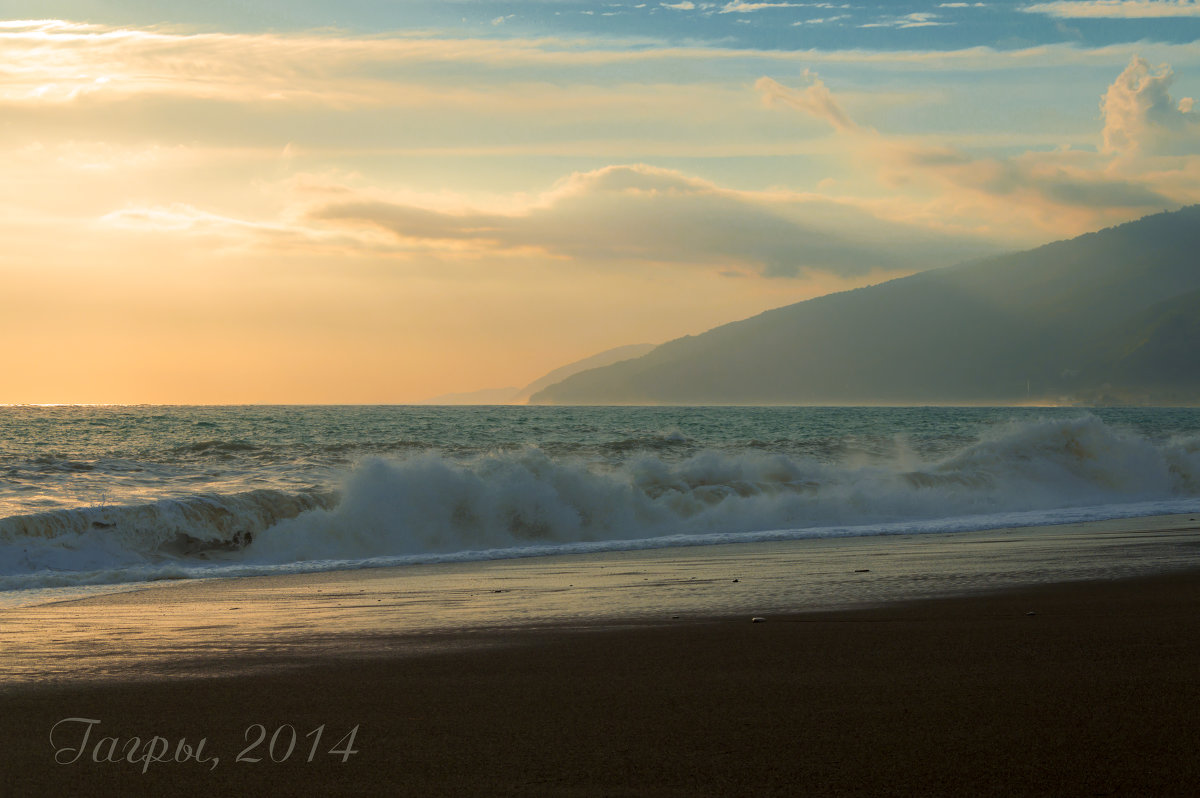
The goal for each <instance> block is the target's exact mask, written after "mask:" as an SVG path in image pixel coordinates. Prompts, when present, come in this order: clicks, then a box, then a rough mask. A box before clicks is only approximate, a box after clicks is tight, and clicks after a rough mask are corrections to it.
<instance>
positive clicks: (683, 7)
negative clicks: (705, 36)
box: [659, 0, 696, 11]
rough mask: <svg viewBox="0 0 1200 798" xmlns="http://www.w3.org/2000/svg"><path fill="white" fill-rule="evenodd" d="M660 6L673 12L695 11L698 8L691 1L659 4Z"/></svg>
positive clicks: (683, 0)
mask: <svg viewBox="0 0 1200 798" xmlns="http://www.w3.org/2000/svg"><path fill="white" fill-rule="evenodd" d="M659 5H660V6H662V7H663V8H669V9H671V10H672V11H693V10H695V8H696V4H695V3H693V2H691V0H682V2H679V3H659Z"/></svg>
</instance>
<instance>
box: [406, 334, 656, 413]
mask: <svg viewBox="0 0 1200 798" xmlns="http://www.w3.org/2000/svg"><path fill="white" fill-rule="evenodd" d="M653 348H654V344H628V345H626V346H618V347H616V348H615V349H608V350H605V351H603V352H601V353H600V354H598V355H592V356H591V357H586V358H584V359H583V360H577V361H575V362H574V363H568V364H567V365H565V366H560V367H559V368H556V369H555V370H554V371H551V372H550V373H549V374H546V375H544V376H542V377H540V378H538V379H536V380H534V381H533V382H531V383H529V384H528V385H526V386H525V387H524V388H516V387H513V388H484V389H483V390H480V391H469V392H466V393H447V394H442V395H441V396H435V397H434V398H432V399H430V400H428V401H426V402H424V403H423V404H427V405H523V404H525V403H526V402H528V401H529V397H531V396H533V395H534V394H535V393H538V392H539V391H541V390H542V389H544V388H547V387H549V386H551V385H553V384H555V383H556V382H560V381H562V380H565V379H567V378H568V377H570V376H571V375H573V374H577V373H579V372H580V371H586V370H588V369H594V368H600V367H601V366H607V365H610V364H612V363H617V362H619V361H622V360H628V359H630V358H634V357H641V356H642V355H644V354H646V353H647V352H649V351H650V350H651V349H653Z"/></svg>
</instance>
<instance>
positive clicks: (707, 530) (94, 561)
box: [0, 416, 1200, 590]
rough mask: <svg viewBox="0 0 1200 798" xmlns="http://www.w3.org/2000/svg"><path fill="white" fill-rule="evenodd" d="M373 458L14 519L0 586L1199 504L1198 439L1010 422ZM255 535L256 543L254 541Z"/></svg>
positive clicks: (1066, 423)
mask: <svg viewBox="0 0 1200 798" xmlns="http://www.w3.org/2000/svg"><path fill="white" fill-rule="evenodd" d="M897 451H898V453H897V454H895V455H893V456H892V457H890V459H886V460H884V459H868V458H865V457H863V456H862V455H859V456H857V459H854V460H849V459H847V460H846V461H843V462H840V463H829V462H820V461H818V460H816V459H812V458H808V457H801V456H789V455H783V454H770V453H764V452H761V451H757V450H740V451H729V450H720V451H718V450H708V451H701V452H699V453H697V454H694V455H692V456H690V457H687V458H686V459H672V458H671V457H670V456H667V455H663V454H661V453H657V452H649V451H646V452H643V453H641V454H639V455H636V456H633V457H630V458H628V459H604V458H601V457H598V456H594V455H593V457H592V459H584V458H577V457H565V458H552V457H550V456H549V455H547V454H546V453H545V452H543V451H541V450H539V449H536V448H529V449H525V450H520V451H509V452H501V453H493V454H489V455H485V456H477V457H474V458H470V459H463V458H454V457H450V456H446V455H442V454H437V453H424V454H419V455H415V456H412V457H409V458H407V459H380V458H373V459H368V460H364V461H362V462H361V463H360V464H359V465H358V466H357V467H356V468H355V469H354V470H353V471H352V472H351V473H350V474H348V475H347V478H346V480H345V484H344V486H343V487H342V490H341V498H340V500H335V499H334V498H333V497H332V495H324V496H317V495H315V494H300V495H294V494H287V493H281V492H278V491H255V492H253V493H249V494H239V495H237V496H227V497H212V496H209V497H193V498H191V499H188V500H183V501H178V502H156V503H153V504H149V505H142V506H137V507H126V508H85V509H81V510H73V511H59V512H54V513H46V514H42V515H41V516H24V517H20V518H9V519H3V520H0V563H2V564H3V565H2V566H0V589H8V590H11V589H18V588H22V587H53V586H67V585H81V584H82V585H88V584H104V583H112V582H129V581H139V580H152V579H170V578H188V577H202V576H214V575H221V576H241V575H249V574H256V573H276V572H280V571H288V572H294V571H309V570H323V569H328V568H345V567H360V566H366V565H384V564H397V563H408V562H439V561H462V560H481V559H496V558H507V557H524V556H536V555H541V554H558V553H570V552H584V551H601V550H613V549H622V548H625V549H636V548H652V547H653V548H658V547H663V546H682V545H696V544H705V543H727V542H737V541H754V540H781V539H794V538H803V537H833V536H848V535H881V534H897V533H906V534H916V533H925V534H936V533H939V532H953V531H965V530H971V529H989V528H997V527H1004V526H1031V525H1038V524H1049V523H1065V522H1074V521H1088V520H1101V519H1107V518H1120V517H1130V516H1138V515H1156V514H1164V513H1175V512H1196V511H1200V438H1196V437H1189V438H1177V439H1172V440H1168V441H1165V442H1158V443H1156V442H1153V441H1150V440H1148V439H1146V438H1143V437H1139V436H1137V435H1135V434H1132V433H1127V432H1122V431H1119V430H1116V429H1113V428H1112V427H1109V426H1106V425H1105V424H1103V423H1102V422H1101V421H1100V420H1098V419H1096V418H1094V417H1091V416H1081V417H1077V418H1073V419H1069V420H1061V419H1060V420H1044V421H1034V422H1013V423H1010V424H1007V425H1004V426H1000V427H998V428H996V429H993V430H992V431H991V432H989V433H988V434H986V435H985V436H984V437H983V438H982V439H981V440H979V441H977V442H975V443H973V444H970V445H968V446H965V447H964V448H962V449H961V450H959V451H957V452H955V453H952V454H950V455H948V456H946V457H944V458H942V459H938V460H932V461H928V462H926V461H922V460H921V459H920V458H919V457H918V456H917V455H915V454H914V453H912V452H911V451H908V450H907V449H905V448H904V447H897ZM239 533H242V534H243V535H244V534H245V533H250V534H251V535H252V536H253V542H252V543H251V544H250V545H248V546H246V547H245V548H239V547H238V544H241V543H244V542H245V537H244V536H243V537H241V538H239V537H238V535H239Z"/></svg>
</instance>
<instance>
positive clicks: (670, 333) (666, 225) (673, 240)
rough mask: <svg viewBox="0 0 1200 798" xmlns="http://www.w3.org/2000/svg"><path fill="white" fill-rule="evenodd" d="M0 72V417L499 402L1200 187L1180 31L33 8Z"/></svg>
mask: <svg viewBox="0 0 1200 798" xmlns="http://www.w3.org/2000/svg"><path fill="white" fill-rule="evenodd" d="M1168 62H1169V63H1171V64H1172V65H1173V67H1174V69H1175V70H1177V71H1179V73H1180V76H1179V77H1174V76H1173V75H1172V74H1171V68H1170V67H1167V66H1165V63H1168ZM0 63H4V64H7V65H9V66H7V67H5V68H4V69H3V70H0V103H2V104H3V108H2V109H0V114H2V115H3V116H2V117H0V118H2V119H3V120H4V122H3V125H2V126H0V150H2V151H3V156H4V157H3V158H0V228H2V231H3V235H4V241H5V246H4V247H3V251H0V334H2V335H3V337H4V340H5V341H6V342H7V343H8V346H7V347H6V350H7V352H8V355H7V357H6V358H5V363H4V367H3V372H2V375H0V403H24V402H28V403H44V402H45V403H49V402H64V403H70V402H112V403H250V402H270V403H275V402H279V403H325V402H330V403H340V402H345V403H360V402H361V403H391V402H415V401H421V400H423V399H426V398H429V397H432V396H435V395H438V394H441V393H447V392H452V391H471V390H476V389H481V388H489V387H501V386H507V385H517V386H519V385H523V384H525V383H527V382H529V381H532V380H533V379H535V378H537V377H539V376H541V375H542V374H543V373H545V372H547V371H549V370H551V369H553V368H556V367H558V366H560V365H563V364H564V363H567V362H570V361H574V360H577V359H580V358H583V357H586V356H589V355H591V354H595V353H596V352H599V351H601V350H604V349H608V348H611V347H615V346H620V345H623V344H630V343H643V342H662V341H665V340H669V339H671V338H674V337H678V336H680V335H684V334H691V333H697V332H701V331H703V330H705V329H708V328H710V327H712V326H714V325H717V324H720V323H724V322H727V321H733V320H736V319H739V318H742V317H745V316H747V315H750V314H754V313H757V312H760V311H762V310H766V309H769V308H772V307H776V306H779V305H783V304H787V303H790V302H794V301H799V300H802V299H805V298H808V297H812V296H816V295H819V294H822V293H827V292H829V291H832V290H840V289H844V288H849V287H854V286H857V285H864V284H868V283H871V282H877V281H879V280H882V279H886V278H888V277H892V276H897V275H902V274H907V273H911V272H912V271H916V270H918V269H922V268H927V267H930V266H936V265H948V264H950V263H954V262H957V261H959V260H962V259H965V258H967V257H972V256H975V255H978V254H982V253H986V252H992V251H998V250H1002V249H1010V248H1013V249H1015V248H1023V247H1026V246H1031V245H1036V244H1038V243H1042V242H1045V241H1048V240H1053V239H1056V238H1062V237H1068V236H1072V235H1076V234H1078V233H1082V232H1085V231H1087V230H1091V229H1096V228H1098V227H1102V226H1105V225H1107V224H1112V223H1116V222H1120V221H1124V220H1127V219H1130V218H1136V217H1138V216H1141V215H1144V214H1146V213H1150V212H1154V211H1157V210H1161V209H1165V208H1170V207H1178V206H1179V205H1182V204H1188V203H1193V202H1197V201H1200V146H1197V144H1196V142H1197V141H1200V135H1198V134H1200V114H1198V113H1197V111H1196V109H1195V108H1194V107H1193V105H1192V103H1191V102H1190V101H1189V100H1188V99H1187V92H1188V91H1191V92H1192V93H1193V94H1195V93H1200V92H1196V91H1195V90H1194V88H1195V86H1196V83H1195V80H1196V76H1197V74H1198V73H1200V54H1198V53H1197V50H1196V47H1195V46H1194V45H1193V44H1159V45H1148V44H1145V43H1139V44H1136V45H1129V46H1124V45H1122V46H1116V45H1105V46H1103V47H1095V48H1090V49H1089V48H1085V47H1079V46H1075V45H1066V44H1064V45H1051V46H1041V47H1037V48H1030V49H1024V50H1022V49H1016V50H1006V51H999V50H991V51H989V50H981V49H980V48H963V49H960V50H942V51H937V52H933V51H921V50H917V49H912V48H908V49H898V50H894V51H883V50H881V51H877V52H873V53H871V54H870V57H866V56H864V55H863V54H861V53H860V54H859V57H857V58H851V57H850V54H849V53H848V52H847V51H843V50H838V49H836V48H831V49H829V50H826V51H817V50H806V51H802V52H801V51H786V50H780V51H767V50H757V49H753V48H741V49H735V48H724V49H723V48H722V46H721V45H720V44H718V43H710V44H704V43H697V44H692V45H689V46H681V45H678V44H672V45H670V46H666V45H663V46H658V47H646V46H641V45H639V46H637V47H634V46H631V45H630V43H629V42H627V41H624V40H619V39H611V38H607V39H606V38H602V37H594V38H587V37H578V38H576V39H573V40H564V39H562V38H541V39H539V38H537V37H533V36H528V35H524V36H509V37H492V38H482V37H480V36H478V35H474V34H471V35H468V34H467V33H464V32H457V33H455V32H446V31H441V32H428V31H420V32H418V31H394V30H393V31H386V32H383V31H381V32H361V31H359V32H352V31H345V30H341V31H337V30H335V31H319V32H312V31H310V30H297V31H294V32H288V31H282V32H280V31H274V32H255V31H245V30H234V29H233V28H231V29H230V30H228V31H222V30H221V29H220V28H219V27H218V28H216V29H214V27H213V26H212V25H209V26H207V27H203V28H199V27H198V28H188V27H187V26H161V25H150V24H146V25H134V24H128V23H125V24H115V23H113V24H107V23H99V22H91V23H86V24H85V23H79V22H47V21H40V22H8V23H0ZM718 65H719V68H718ZM1193 67H1194V69H1193ZM1031 70H1032V71H1035V72H1041V73H1044V74H1045V75H1049V76H1053V77H1054V80H1047V81H1045V84H1046V85H1042V83H1039V82H1037V81H1035V82H1034V84H1033V85H1031V83H1030V78H1029V75H1030V71H1031ZM1185 70H1186V72H1185ZM1056 81H1057V82H1056ZM1016 86H1021V87H1023V89H1022V91H1021V92H1015V91H1014V87H1016ZM1006 108H1007V109H1008V110H1007V111H1004V110H1003V109H1006ZM998 109H1000V110H998Z"/></svg>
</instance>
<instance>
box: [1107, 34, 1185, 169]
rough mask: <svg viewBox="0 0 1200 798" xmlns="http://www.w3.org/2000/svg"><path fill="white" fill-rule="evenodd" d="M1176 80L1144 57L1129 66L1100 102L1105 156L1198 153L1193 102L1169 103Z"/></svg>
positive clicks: (1131, 62) (1172, 74)
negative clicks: (1107, 153) (1110, 154)
mask: <svg viewBox="0 0 1200 798" xmlns="http://www.w3.org/2000/svg"><path fill="white" fill-rule="evenodd" d="M1174 78H1175V74H1174V72H1172V71H1171V68H1170V67H1169V66H1167V65H1166V64H1163V65H1161V66H1159V67H1158V68H1157V69H1156V70H1155V69H1152V68H1151V67H1150V64H1149V63H1148V62H1147V61H1146V60H1145V59H1144V58H1139V57H1135V58H1134V59H1133V60H1132V61H1130V62H1129V66H1127V67H1126V68H1125V71H1123V72H1122V73H1121V74H1120V76H1119V77H1118V78H1117V79H1116V80H1115V81H1113V84H1112V85H1111V86H1109V87H1108V91H1107V92H1105V94H1104V97H1103V99H1102V100H1101V103H1100V108H1101V110H1102V111H1103V113H1104V132H1103V137H1104V151H1105V152H1109V153H1122V154H1137V153H1140V154H1145V155H1191V154H1198V153H1200V111H1198V110H1196V108H1195V101H1194V100H1193V99H1192V98H1191V97H1184V98H1183V99H1181V100H1180V101H1179V102H1178V103H1176V102H1175V101H1174V100H1172V99H1171V95H1170V92H1169V88H1170V86H1171V82H1172V81H1173V80H1174Z"/></svg>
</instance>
